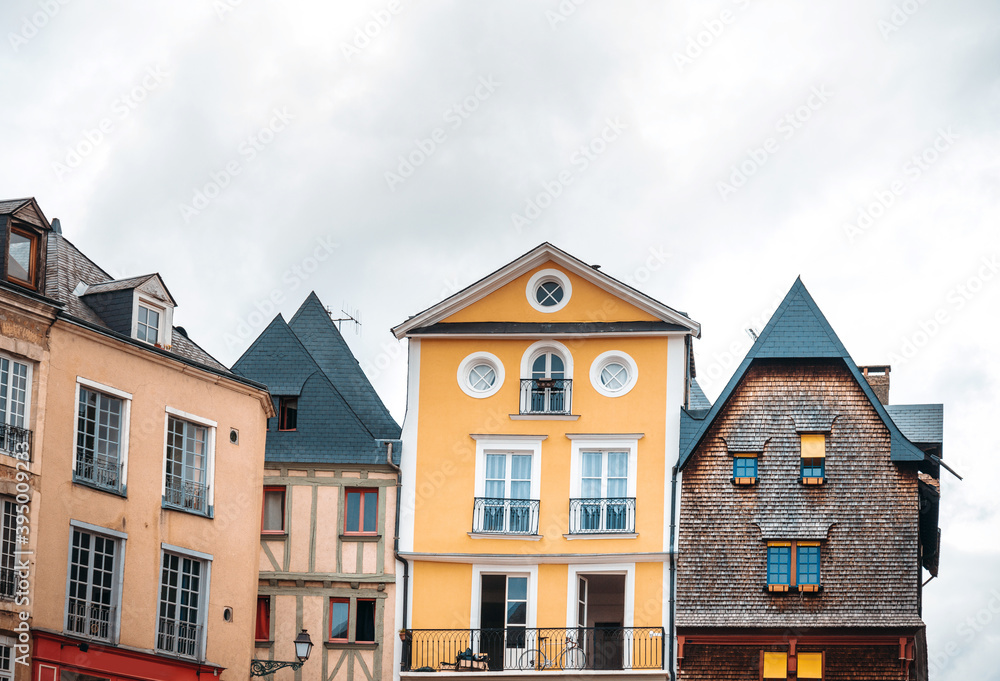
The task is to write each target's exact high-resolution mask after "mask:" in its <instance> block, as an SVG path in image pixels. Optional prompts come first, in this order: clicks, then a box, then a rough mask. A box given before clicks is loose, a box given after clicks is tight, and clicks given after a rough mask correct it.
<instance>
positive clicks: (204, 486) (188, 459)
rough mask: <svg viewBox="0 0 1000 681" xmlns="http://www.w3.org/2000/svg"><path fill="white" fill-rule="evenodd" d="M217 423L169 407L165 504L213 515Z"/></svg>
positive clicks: (164, 472)
mask: <svg viewBox="0 0 1000 681" xmlns="http://www.w3.org/2000/svg"><path fill="white" fill-rule="evenodd" d="M216 427H217V424H216V423H215V422H214V421H210V420H208V419H203V418H200V417H197V416H193V415H191V414H187V413H185V412H182V411H179V410H177V409H172V408H170V407H167V417H166V432H167V436H166V443H165V451H164V457H163V458H164V461H163V505H164V506H165V507H167V508H174V509H177V510H181V511H188V512H190V513H198V514H200V515H207V516H210V517H211V516H212V514H213V510H214V507H213V501H214V493H213V489H212V485H213V482H214V476H215V432H216Z"/></svg>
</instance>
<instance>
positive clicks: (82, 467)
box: [73, 453, 122, 492]
mask: <svg viewBox="0 0 1000 681" xmlns="http://www.w3.org/2000/svg"><path fill="white" fill-rule="evenodd" d="M121 472H122V467H121V464H120V463H118V461H117V460H115V461H101V460H100V459H97V460H95V459H94V458H92V457H90V458H85V457H81V456H80V455H79V453H78V454H77V459H76V470H75V471H74V472H73V480H74V481H76V482H83V483H86V484H88V485H93V486H94V487H98V488H100V489H106V490H109V491H111V492H120V491H121V486H122V475H121Z"/></svg>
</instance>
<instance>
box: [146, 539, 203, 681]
mask: <svg viewBox="0 0 1000 681" xmlns="http://www.w3.org/2000/svg"><path fill="white" fill-rule="evenodd" d="M168 553H173V554H175V555H178V556H186V557H188V558H194V559H195V560H200V561H202V562H203V563H204V564H205V575H204V579H203V581H202V583H203V584H204V587H205V590H204V593H203V594H202V598H201V603H202V604H203V605H202V607H200V608H198V625H199V626H200V627H201V640H200V641H199V642H198V655H197V656H196V658H195V659H197V660H199V661H201V662H204V661H205V659H206V648H207V647H208V606H209V603H210V602H211V600H210V599H211V596H212V554H210V553H202V552H201V551H195V550H194V549H186V548H184V547H183V546H174V545H173V544H166V543H162V542H161V543H160V569H159V570H158V571H157V573H156V611H155V612H156V623H155V624H154V626H153V635H154V640H153V649H154V650H156V651H159V652H166V651H161V650H160V649H159V648H157V647H156V638H157V637H158V636H159V632H160V588H161V587H162V586H163V556H165V555H166V554H168ZM168 654H170V653H168ZM180 657H181V659H190V658H187V657H186V656H183V655H182V656H180Z"/></svg>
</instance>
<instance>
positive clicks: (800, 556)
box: [795, 545, 819, 586]
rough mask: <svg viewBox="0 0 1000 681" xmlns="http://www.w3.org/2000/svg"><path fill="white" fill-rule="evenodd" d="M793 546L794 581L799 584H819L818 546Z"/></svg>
mask: <svg viewBox="0 0 1000 681" xmlns="http://www.w3.org/2000/svg"><path fill="white" fill-rule="evenodd" d="M795 548H796V550H795V572H796V576H795V579H796V582H797V583H798V585H799V586H802V585H804V584H815V585H819V547H818V546H801V545H799V546H796V547H795Z"/></svg>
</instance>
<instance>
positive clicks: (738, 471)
mask: <svg viewBox="0 0 1000 681" xmlns="http://www.w3.org/2000/svg"><path fill="white" fill-rule="evenodd" d="M733 477H734V478H756V477H757V457H756V456H737V457H734V458H733Z"/></svg>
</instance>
